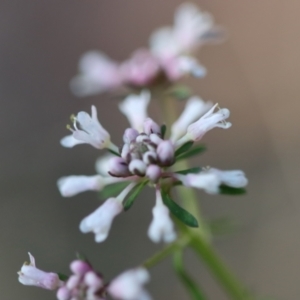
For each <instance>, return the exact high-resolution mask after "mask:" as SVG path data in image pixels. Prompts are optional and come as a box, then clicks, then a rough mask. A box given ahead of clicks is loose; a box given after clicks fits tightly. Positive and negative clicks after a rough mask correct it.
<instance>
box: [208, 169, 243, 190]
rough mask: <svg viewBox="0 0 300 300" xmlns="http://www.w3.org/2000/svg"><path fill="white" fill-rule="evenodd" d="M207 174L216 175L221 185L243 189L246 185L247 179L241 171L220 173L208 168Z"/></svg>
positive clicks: (220, 171)
mask: <svg viewBox="0 0 300 300" xmlns="http://www.w3.org/2000/svg"><path fill="white" fill-rule="evenodd" d="M207 172H209V173H212V174H215V175H217V176H218V177H219V178H220V181H221V182H222V183H224V184H226V185H228V186H231V187H233V188H243V187H245V186H246V185H247V184H248V179H247V178H246V175H245V173H244V172H243V171H241V170H230V171H222V170H218V169H214V168H210V169H209V170H208V171H207Z"/></svg>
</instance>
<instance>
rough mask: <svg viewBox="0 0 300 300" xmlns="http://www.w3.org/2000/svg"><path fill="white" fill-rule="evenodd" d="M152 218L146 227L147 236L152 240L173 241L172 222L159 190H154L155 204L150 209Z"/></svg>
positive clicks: (155, 241) (174, 235) (156, 241)
mask: <svg viewBox="0 0 300 300" xmlns="http://www.w3.org/2000/svg"><path fill="white" fill-rule="evenodd" d="M152 213H153V219H152V222H151V224H150V226H149V229H148V236H149V238H150V239H151V240H152V241H153V242H154V243H158V242H160V241H164V242H165V243H170V242H173V241H174V240H175V239H176V233H175V231H174V224H173V222H172V220H171V218H170V215H169V209H168V208H167V207H166V206H165V205H164V204H163V201H162V198H161V194H160V191H157V192H156V204H155V206H154V208H153V210H152Z"/></svg>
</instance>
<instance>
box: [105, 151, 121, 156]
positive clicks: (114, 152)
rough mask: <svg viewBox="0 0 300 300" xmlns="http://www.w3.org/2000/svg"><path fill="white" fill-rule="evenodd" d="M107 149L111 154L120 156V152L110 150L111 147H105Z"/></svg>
mask: <svg viewBox="0 0 300 300" xmlns="http://www.w3.org/2000/svg"><path fill="white" fill-rule="evenodd" d="M107 150H108V152H110V153H112V154H114V155H116V156H120V157H121V154H120V153H118V152H116V151H114V150H111V149H107Z"/></svg>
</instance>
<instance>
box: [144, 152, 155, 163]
mask: <svg viewBox="0 0 300 300" xmlns="http://www.w3.org/2000/svg"><path fill="white" fill-rule="evenodd" d="M143 161H144V163H145V164H146V165H150V164H153V163H155V162H156V161H157V154H156V153H155V152H153V151H147V152H146V153H144V154H143Z"/></svg>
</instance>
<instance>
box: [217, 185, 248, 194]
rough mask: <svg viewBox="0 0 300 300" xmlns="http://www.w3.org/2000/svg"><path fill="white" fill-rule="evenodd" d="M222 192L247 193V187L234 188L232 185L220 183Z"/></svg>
mask: <svg viewBox="0 0 300 300" xmlns="http://www.w3.org/2000/svg"><path fill="white" fill-rule="evenodd" d="M219 189H220V194H223V195H244V194H246V189H244V188H233V187H230V186H227V185H225V184H222V185H220V187H219Z"/></svg>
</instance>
